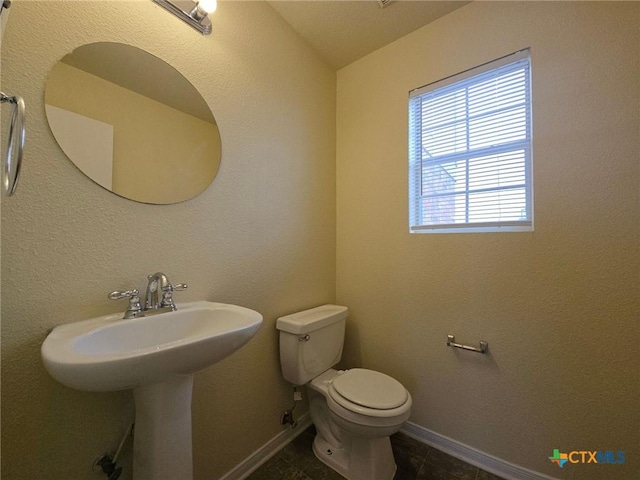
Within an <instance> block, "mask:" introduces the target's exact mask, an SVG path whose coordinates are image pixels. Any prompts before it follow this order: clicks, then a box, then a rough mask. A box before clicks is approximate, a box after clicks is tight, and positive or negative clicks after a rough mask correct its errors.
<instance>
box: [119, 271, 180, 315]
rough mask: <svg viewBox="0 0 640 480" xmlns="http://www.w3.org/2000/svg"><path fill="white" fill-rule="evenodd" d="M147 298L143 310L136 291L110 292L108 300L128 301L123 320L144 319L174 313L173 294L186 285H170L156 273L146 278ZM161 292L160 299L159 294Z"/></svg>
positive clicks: (162, 274) (165, 277)
mask: <svg viewBox="0 0 640 480" xmlns="http://www.w3.org/2000/svg"><path fill="white" fill-rule="evenodd" d="M147 280H148V282H149V283H148V284H147V296H146V300H145V302H144V309H143V308H142V304H141V303H140V297H139V296H138V294H139V292H138V290H135V289H132V290H126V291H118V290H116V291H115V292H111V293H110V294H109V299H110V300H119V299H121V298H128V299H129V307H128V308H127V310H126V311H125V312H124V318H136V317H145V316H148V315H156V314H158V313H164V312H171V311H176V310H177V307H176V304H175V303H174V301H173V292H174V291H180V290H186V289H187V284H186V283H179V284H177V285H172V284H171V282H169V279H168V278H167V276H166V275H165V274H164V273H162V272H156V273H154V274H153V275H149V276H148V277H147ZM160 292H162V299H160V295H159V293H160Z"/></svg>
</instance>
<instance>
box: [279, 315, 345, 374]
mask: <svg viewBox="0 0 640 480" xmlns="http://www.w3.org/2000/svg"><path fill="white" fill-rule="evenodd" d="M347 313H348V309H347V307H341V306H339V305H322V306H320V307H316V308H312V309H311V310H305V311H303V312H298V313H292V314H291V315H287V316H285V317H280V318H278V320H277V322H276V328H277V329H278V330H280V366H281V367H282V375H283V376H284V378H285V379H286V380H287V381H289V382H291V383H293V384H294V385H304V384H305V383H307V382H309V381H310V380H312V379H314V378H315V377H317V376H318V375H320V374H321V373H322V372H324V371H326V370H328V369H330V368H331V367H333V366H334V365H335V364H336V363H338V362H339V361H340V359H341V358H342V347H343V345H344V329H345V325H346V322H347Z"/></svg>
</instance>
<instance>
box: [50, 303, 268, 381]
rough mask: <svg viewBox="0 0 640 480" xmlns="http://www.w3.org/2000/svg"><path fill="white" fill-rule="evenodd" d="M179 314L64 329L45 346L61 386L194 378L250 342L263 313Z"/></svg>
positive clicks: (194, 307) (194, 308)
mask: <svg viewBox="0 0 640 480" xmlns="http://www.w3.org/2000/svg"><path fill="white" fill-rule="evenodd" d="M177 307H178V310H177V311H175V312H167V313H161V314H158V315H153V316H148V317H140V318H134V319H129V320H123V319H122V313H115V314H111V315H105V316H102V317H97V318H93V319H91V320H84V321H81V322H74V323H69V324H65V325H60V326H58V327H56V328H54V329H53V331H52V332H51V333H50V334H49V336H48V337H47V338H46V340H45V341H44V343H43V344H42V360H43V362H44V365H45V368H46V369H47V371H48V372H49V373H50V374H51V376H52V377H53V378H55V379H56V380H57V381H58V382H60V383H62V384H63V385H66V386H68V387H71V388H75V389H78V390H89V391H112V390H124V389H129V388H136V387H140V386H144V385H150V384H154V383H161V382H165V381H167V380H170V379H171V378H172V377H173V376H175V375H184V374H191V373H194V372H196V371H198V370H201V369H203V368H205V367H208V366H209V365H213V364H214V363H216V362H218V361H220V360H222V359H223V358H225V357H227V356H228V355H231V354H232V353H233V352H235V351H236V350H238V349H239V348H240V347H241V346H242V345H244V344H245V343H247V342H248V341H249V340H250V339H251V337H253V335H254V334H255V333H256V331H257V330H258V328H259V327H260V324H261V323H262V315H260V314H259V313H258V312H255V311H253V310H250V309H248V308H244V307H238V306H235V305H227V304H223V303H211V302H192V303H183V304H178V306H177Z"/></svg>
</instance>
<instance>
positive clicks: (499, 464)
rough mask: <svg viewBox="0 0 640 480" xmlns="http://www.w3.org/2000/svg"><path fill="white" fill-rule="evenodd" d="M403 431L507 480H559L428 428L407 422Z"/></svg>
mask: <svg viewBox="0 0 640 480" xmlns="http://www.w3.org/2000/svg"><path fill="white" fill-rule="evenodd" d="M400 431H401V432H402V433H404V434H406V435H408V436H410V437H412V438H415V439H416V440H418V441H420V442H422V443H426V444H427V445H429V446H431V447H434V448H437V449H438V450H440V451H442V452H444V453H448V454H449V455H451V456H453V457H456V458H459V459H460V460H463V461H465V462H467V463H470V464H471V465H474V466H476V467H479V468H481V469H483V470H485V471H487V472H489V473H493V474H494V475H498V476H499V477H502V478H504V479H505V480H558V479H556V478H554V477H550V476H548V475H544V474H542V473H539V472H534V471H533V470H529V469H527V468H524V467H520V466H518V465H515V464H513V463H509V462H507V461H505V460H502V459H500V458H497V457H494V456H493V455H489V454H486V453H484V452H481V451H480V450H476V449H475V448H472V447H469V446H468V445H465V444H464V443H460V442H458V441H456V440H453V439H451V438H449V437H445V436H444V435H440V434H439V433H436V432H434V431H431V430H429V429H427V428H424V427H421V426H419V425H416V424H415V423H411V422H407V423H406V424H405V425H404V427H403V428H402V430H400Z"/></svg>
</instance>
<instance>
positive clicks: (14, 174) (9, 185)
mask: <svg viewBox="0 0 640 480" xmlns="http://www.w3.org/2000/svg"><path fill="white" fill-rule="evenodd" d="M0 103H12V104H13V113H12V114H11V125H10V126H9V139H8V141H7V150H6V153H5V155H4V157H3V159H2V195H3V196H5V197H10V196H11V195H13V194H14V193H15V191H16V187H17V186H18V178H19V177H20V167H21V166H22V153H23V151H24V140H25V137H26V129H25V106H24V100H23V99H22V97H10V96H8V95H5V94H4V93H2V92H0Z"/></svg>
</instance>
